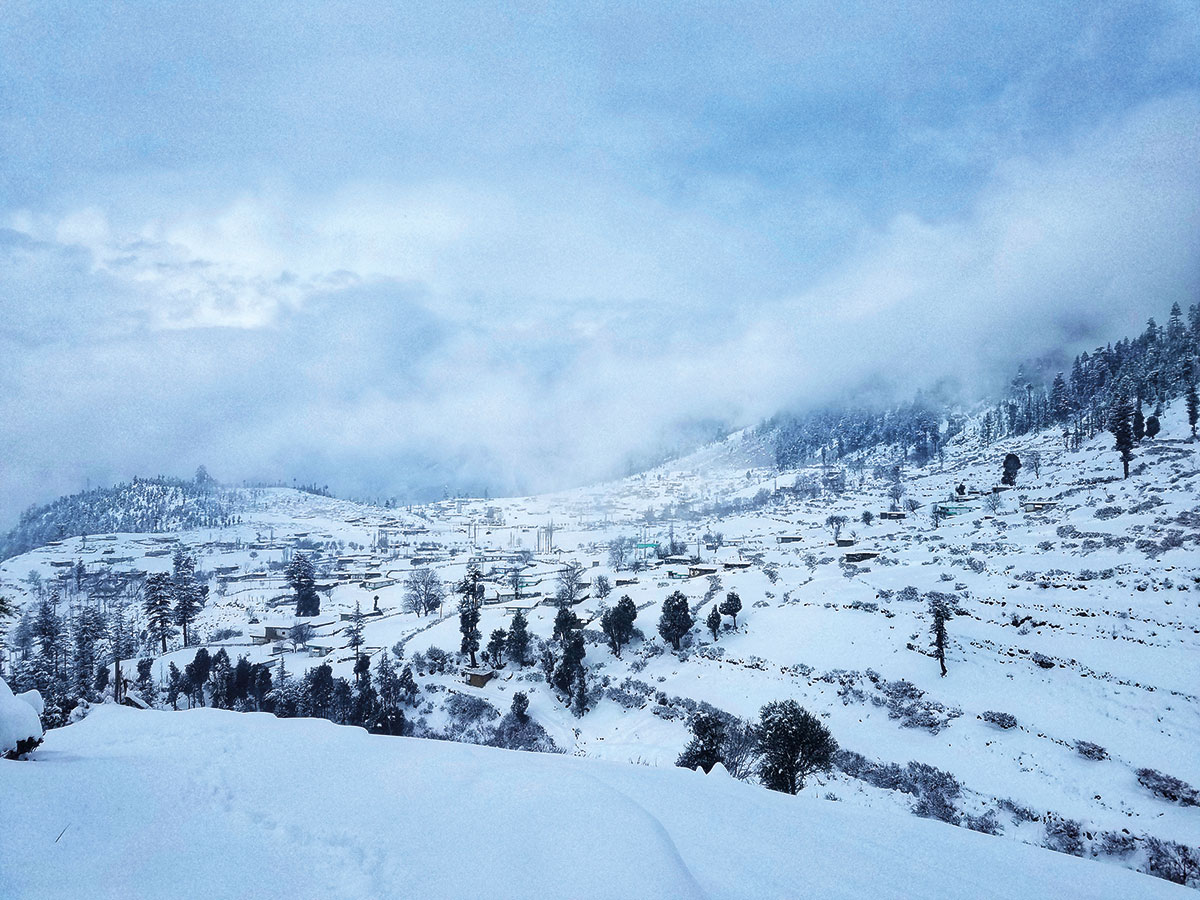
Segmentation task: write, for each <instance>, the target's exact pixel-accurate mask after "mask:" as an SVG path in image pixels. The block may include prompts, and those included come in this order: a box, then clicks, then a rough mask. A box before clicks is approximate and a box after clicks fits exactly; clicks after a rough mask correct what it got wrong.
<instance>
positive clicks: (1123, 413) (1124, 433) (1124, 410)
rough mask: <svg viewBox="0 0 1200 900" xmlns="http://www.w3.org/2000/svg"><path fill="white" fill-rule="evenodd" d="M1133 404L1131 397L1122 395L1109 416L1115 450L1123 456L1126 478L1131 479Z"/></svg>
mask: <svg viewBox="0 0 1200 900" xmlns="http://www.w3.org/2000/svg"><path fill="white" fill-rule="evenodd" d="M1132 420H1133V404H1131V403H1130V402H1129V396H1128V395H1127V394H1122V395H1121V396H1120V397H1119V398H1118V399H1117V403H1116V406H1114V407H1113V409H1112V412H1111V413H1110V414H1109V424H1108V427H1109V430H1110V431H1112V433H1113V437H1114V438H1115V439H1116V443H1115V448H1116V451H1117V452H1118V453H1120V454H1121V465H1122V466H1124V468H1125V477H1126V478H1128V477H1129V463H1130V462H1132V461H1133V425H1132Z"/></svg>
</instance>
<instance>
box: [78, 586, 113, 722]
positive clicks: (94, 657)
mask: <svg viewBox="0 0 1200 900" xmlns="http://www.w3.org/2000/svg"><path fill="white" fill-rule="evenodd" d="M106 630H107V628H106V623H105V621H104V615H103V614H102V613H101V612H100V610H98V609H96V608H94V607H90V606H89V607H84V608H83V609H82V610H80V612H79V616H78V617H77V618H76V620H75V653H74V658H73V659H72V661H71V671H72V678H71V692H72V693H73V694H74V695H75V696H76V697H83V698H84V699H87V700H91V699H92V698H93V696H94V694H95V690H96V688H95V684H96V681H95V679H96V665H97V662H98V660H99V654H100V642H101V641H102V640H103V639H104V634H105V632H106ZM105 671H107V669H106V670H105Z"/></svg>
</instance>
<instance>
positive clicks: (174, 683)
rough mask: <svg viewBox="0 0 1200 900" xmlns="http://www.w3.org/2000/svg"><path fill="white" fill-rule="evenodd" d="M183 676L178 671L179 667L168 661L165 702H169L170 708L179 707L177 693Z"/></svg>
mask: <svg viewBox="0 0 1200 900" xmlns="http://www.w3.org/2000/svg"><path fill="white" fill-rule="evenodd" d="M182 680H183V676H182V674H181V673H180V671H179V667H178V666H177V665H175V663H170V664H168V666H167V698H166V699H167V702H168V703H170V704H171V709H179V693H180V689H181V682H182Z"/></svg>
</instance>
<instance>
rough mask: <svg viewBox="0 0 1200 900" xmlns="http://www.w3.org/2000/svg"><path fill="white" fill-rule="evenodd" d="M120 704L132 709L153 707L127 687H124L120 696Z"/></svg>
mask: <svg viewBox="0 0 1200 900" xmlns="http://www.w3.org/2000/svg"><path fill="white" fill-rule="evenodd" d="M121 705H122V706H129V707H132V708H133V709H153V707H152V706H150V704H149V703H147V702H146V701H145V700H143V699H142V697H141V695H140V694H139V693H138V692H137V691H131V690H129V689H128V688H126V689H125V694H124V696H122V697H121Z"/></svg>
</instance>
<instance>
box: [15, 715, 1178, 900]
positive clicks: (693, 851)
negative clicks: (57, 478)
mask: <svg viewBox="0 0 1200 900" xmlns="http://www.w3.org/2000/svg"><path fill="white" fill-rule="evenodd" d="M0 794H2V796H3V797H4V801H5V808H4V819H5V827H4V828H0V886H2V892H3V895H4V896H5V897H11V898H14V900H18V898H37V900H53V898H58V897H62V898H72V900H74V898H79V897H90V898H95V900H101V898H127V897H158V898H175V897H195V896H205V897H221V898H255V897H289V898H310V897H311V898H322V900H340V898H386V897H422V898H439V897H446V898H462V897H492V898H508V897H513V898H517V897H522V898H523V897H581V898H582V897H587V898H603V897H612V898H629V897H656V898H663V900H666V898H674V897H680V898H684V897H687V898H700V897H714V898H715V897H722V898H737V897H746V898H764V897H814V898H816V897H819V898H838V897H846V898H861V897H876V898H909V897H914V896H925V897H945V898H955V897H961V898H972V900H976V898H981V897H992V898H1004V897H1012V898H1020V900H1027V898H1030V897H1055V898H1073V897H1078V898H1097V897H1125V898H1134V897H1173V896H1191V894H1190V893H1187V892H1186V889H1185V888H1180V887H1176V886H1175V885H1172V884H1169V883H1167V882H1164V881H1161V880H1158V879H1154V878H1150V877H1148V876H1145V875H1139V874H1137V873H1134V872H1131V871H1128V870H1122V869H1116V868H1113V867H1106V866H1098V865H1095V864H1092V863H1089V862H1086V861H1084V860H1080V859H1075V858H1073V857H1070V856H1065V855H1063V854H1059V853H1052V852H1050V851H1048V850H1042V849H1038V848H1034V847H1028V846H1024V845H1022V844H1018V843H1015V842H1011V841H999V840H995V839H993V838H989V837H986V836H984V835H980V834H975V833H973V832H970V831H967V830H965V829H958V828H954V827H952V826H949V825H944V824H942V823H940V822H932V821H927V820H922V819H916V818H913V817H909V816H900V815H896V814H892V813H868V812H866V811H863V810H860V809H854V808H852V807H849V806H847V805H846V804H841V803H833V802H830V801H826V800H821V799H819V798H817V797H815V796H802V797H799V798H793V797H788V796H784V795H781V794H775V793H771V792H769V791H764V790H761V789H758V788H755V787H752V786H749V785H745V784H742V783H740V782H737V781H734V780H732V779H730V778H729V777H728V776H722V775H721V774H720V773H719V772H718V773H715V774H712V775H709V776H707V777H706V776H703V775H700V774H698V773H694V772H689V771H685V770H682V769H651V768H647V767H644V766H630V765H620V764H615V763H605V762H601V761H596V760H580V759H573V758H570V757H563V756H556V755H546V754H530V753H519V752H513V751H504V750H495V749H491V748H482V747H471V746H466V745H462V744H448V743H444V742H436V741H421V740H414V739H409V738H389V737H375V736H370V735H367V734H366V733H365V732H363V731H361V730H359V729H353V728H346V727H339V726H335V725H332V724H329V723H327V722H323V721H317V720H306V719H291V720H280V719H274V718H272V717H270V716H268V715H266V714H263V713H250V714H238V713H232V712H223V711H218V710H200V709H197V710H192V711H189V712H180V713H167V712H148V713H146V712H136V711H133V710H128V709H124V708H119V707H114V706H111V705H110V706H107V707H101V708H99V709H97V710H96V711H94V712H93V713H92V714H91V715H90V716H88V717H87V718H86V719H85V720H84V721H83V722H81V723H79V724H76V725H72V726H70V727H68V728H62V729H58V730H57V731H54V732H52V733H51V734H50V735H49V736H48V737H47V739H46V742H45V745H44V747H43V748H42V749H40V750H38V751H37V754H36V760H35V761H34V762H31V763H17V762H4V761H0ZM15 798H19V803H18V804H15V803H14V802H13V801H14V799H15Z"/></svg>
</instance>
